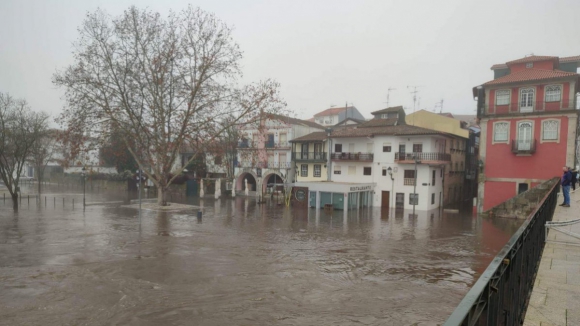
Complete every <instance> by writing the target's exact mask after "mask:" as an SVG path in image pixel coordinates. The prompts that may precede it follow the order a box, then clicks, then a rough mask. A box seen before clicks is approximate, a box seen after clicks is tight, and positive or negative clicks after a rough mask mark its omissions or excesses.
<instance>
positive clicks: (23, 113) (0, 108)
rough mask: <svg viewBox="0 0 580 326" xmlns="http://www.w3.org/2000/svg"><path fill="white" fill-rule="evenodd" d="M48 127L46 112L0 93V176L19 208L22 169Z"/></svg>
mask: <svg viewBox="0 0 580 326" xmlns="http://www.w3.org/2000/svg"><path fill="white" fill-rule="evenodd" d="M47 128H48V115H47V114H46V113H42V112H40V113H39V112H33V111H32V110H31V109H30V107H29V106H28V104H27V103H26V101H25V100H19V99H14V98H13V97H12V96H10V95H9V94H4V93H0V177H1V178H2V181H3V182H4V184H5V185H6V187H7V188H8V191H9V192H10V195H11V197H12V204H13V208H14V211H18V187H19V184H20V176H21V175H22V170H23V169H24V165H25V163H26V161H27V160H28V159H30V155H31V154H32V150H33V147H34V145H35V144H36V143H37V142H39V141H40V139H41V138H42V136H43V135H45V132H46V130H47Z"/></svg>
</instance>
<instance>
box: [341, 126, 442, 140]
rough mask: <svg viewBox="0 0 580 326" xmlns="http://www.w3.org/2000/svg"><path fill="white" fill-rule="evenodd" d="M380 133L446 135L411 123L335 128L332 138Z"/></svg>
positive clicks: (393, 134) (376, 134)
mask: <svg viewBox="0 0 580 326" xmlns="http://www.w3.org/2000/svg"><path fill="white" fill-rule="evenodd" d="M379 135H392V136H411V135H446V134H445V133H443V132H440V131H436V130H431V129H427V128H421V127H416V126H411V125H398V126H384V127H370V128H360V127H358V128H344V129H338V130H333V131H332V134H331V136H330V137H331V138H346V137H370V136H379Z"/></svg>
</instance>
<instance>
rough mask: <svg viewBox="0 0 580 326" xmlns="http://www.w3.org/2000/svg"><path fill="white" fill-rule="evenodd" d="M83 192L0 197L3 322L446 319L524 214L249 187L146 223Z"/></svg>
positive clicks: (109, 197)
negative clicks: (262, 198)
mask: <svg viewBox="0 0 580 326" xmlns="http://www.w3.org/2000/svg"><path fill="white" fill-rule="evenodd" d="M78 192H79V190H78V189H58V188H53V189H48V190H47V193H46V195H44V194H43V197H44V196H46V197H47V199H46V204H45V201H44V198H41V205H40V208H39V207H38V206H37V205H35V200H34V199H31V203H30V204H29V205H28V204H27V199H26V198H23V203H22V208H21V210H20V212H19V213H18V214H14V213H13V212H12V210H11V204H10V203H9V202H8V201H7V202H6V203H3V202H2V201H0V324H1V325H437V324H441V323H443V322H444V321H445V319H446V317H447V316H448V315H449V314H450V313H451V311H452V310H453V309H454V308H455V306H456V305H457V304H458V303H459V301H460V300H461V299H462V297H463V296H464V295H465V293H466V292H467V291H468V289H469V288H470V286H471V285H472V284H473V283H474V282H475V280H477V278H478V276H479V275H480V274H481V272H482V271H483V270H484V269H485V268H486V266H487V264H489V262H490V261H491V259H492V258H493V256H494V255H495V254H496V253H497V252H498V251H499V249H500V248H501V247H502V246H503V245H504V244H505V243H506V241H507V240H508V239H509V237H510V236H511V234H512V233H513V232H514V231H515V230H516V229H517V227H518V226H519V225H518V222H516V221H508V220H486V219H481V218H476V217H471V216H469V215H460V214H446V213H440V212H439V211H433V212H418V213H417V216H413V215H412V214H411V212H409V211H401V212H395V211H391V212H385V211H381V210H378V209H364V210H360V211H349V212H347V214H345V213H344V212H342V211H334V212H332V213H326V212H324V211H316V210H314V209H306V210H298V209H289V208H286V207H284V206H283V205H279V204H277V203H276V202H275V201H271V202H268V203H266V204H257V203H256V202H255V201H254V200H253V199H246V198H240V197H238V198H235V199H233V200H231V199H222V200H213V199H204V200H203V201H202V202H201V203H200V200H199V199H198V198H194V199H185V198H175V199H174V201H176V202H183V203H189V204H193V205H203V207H204V210H205V211H204V215H203V220H202V221H201V222H199V221H198V220H197V218H196V211H195V210H193V209H192V210H186V211H179V210H176V211H171V212H156V211H151V210H144V211H143V213H142V219H141V222H139V218H138V211H137V210H136V209H134V208H130V207H125V206H124V205H119V204H101V205H91V206H88V207H87V208H86V210H85V211H84V212H83V209H82V205H81V203H82V193H80V194H79V193H78ZM87 196H88V197H87V202H110V201H119V200H126V199H127V198H128V196H129V195H128V194H127V193H115V194H103V193H89V194H87ZM131 196H134V195H131ZM54 198H56V200H54ZM62 198H65V204H64V207H63V203H62ZM73 198H74V199H75V208H74V209H73V208H72V199H73Z"/></svg>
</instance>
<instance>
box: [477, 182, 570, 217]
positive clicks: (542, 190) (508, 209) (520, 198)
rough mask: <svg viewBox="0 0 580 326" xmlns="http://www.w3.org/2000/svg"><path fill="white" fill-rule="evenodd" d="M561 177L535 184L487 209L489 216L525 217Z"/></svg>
mask: <svg viewBox="0 0 580 326" xmlns="http://www.w3.org/2000/svg"><path fill="white" fill-rule="evenodd" d="M559 182H560V179H559V178H553V179H550V180H547V181H544V182H543V183H541V184H539V185H537V186H535V187H534V188H532V189H529V190H528V191H525V192H522V193H521V194H519V195H517V196H515V197H512V198H510V199H508V200H506V201H504V202H503V203H501V204H499V205H497V206H495V207H493V208H492V209H490V210H488V211H485V212H484V213H483V214H487V215H488V216H489V217H507V218H518V219H525V218H527V217H528V216H529V215H530V213H532V211H533V210H534V208H536V206H537V205H538V204H539V203H540V202H541V201H542V199H543V198H544V197H545V196H546V195H547V194H548V192H550V189H552V187H553V186H554V185H555V184H557V183H559Z"/></svg>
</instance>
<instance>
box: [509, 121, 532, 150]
mask: <svg viewBox="0 0 580 326" xmlns="http://www.w3.org/2000/svg"><path fill="white" fill-rule="evenodd" d="M524 123H529V124H530V126H531V129H532V130H530V136H531V137H532V139H531V143H530V146H534V144H533V142H534V141H535V139H534V130H535V128H536V126H535V123H534V121H533V120H520V121H517V122H516V131H515V132H516V134H515V137H514V140H515V141H516V146H517V148H518V150H522V149H520V147H519V146H520V145H519V142H520V128H521V125H522V124H524ZM523 150H525V149H523Z"/></svg>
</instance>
